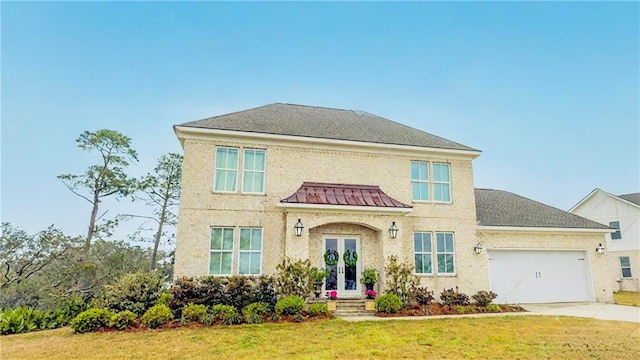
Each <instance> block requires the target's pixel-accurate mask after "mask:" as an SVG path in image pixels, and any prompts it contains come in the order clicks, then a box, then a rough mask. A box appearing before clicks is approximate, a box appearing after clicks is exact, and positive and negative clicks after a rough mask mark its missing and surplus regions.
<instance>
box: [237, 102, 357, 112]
mask: <svg viewBox="0 0 640 360" xmlns="http://www.w3.org/2000/svg"><path fill="white" fill-rule="evenodd" d="M276 104H278V105H291V106H301V107H307V108H312V109H327V110H339V111H354V110H352V109H340V108H334V107H327V106H317V105H305V104H293V103H273V104H269V105H276ZM265 106H268V105H265ZM250 110H251V109H250Z"/></svg>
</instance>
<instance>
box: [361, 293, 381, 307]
mask: <svg viewBox="0 0 640 360" xmlns="http://www.w3.org/2000/svg"><path fill="white" fill-rule="evenodd" d="M364 294H365V295H366V296H367V299H366V300H365V301H364V309H365V310H375V309H376V302H375V300H376V296H378V293H377V292H375V291H374V290H367V291H365V292H364Z"/></svg>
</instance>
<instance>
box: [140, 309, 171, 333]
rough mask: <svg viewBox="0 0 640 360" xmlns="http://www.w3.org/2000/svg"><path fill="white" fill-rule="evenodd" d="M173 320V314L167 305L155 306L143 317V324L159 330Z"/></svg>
mask: <svg viewBox="0 0 640 360" xmlns="http://www.w3.org/2000/svg"><path fill="white" fill-rule="evenodd" d="M171 320H173V313H171V309H169V307H168V306H166V305H154V306H152V307H151V308H149V310H147V312H146V313H144V315H143V316H142V323H143V324H144V325H145V326H148V327H150V328H157V327H158V326H160V325H163V324H166V323H168V322H169V321H171Z"/></svg>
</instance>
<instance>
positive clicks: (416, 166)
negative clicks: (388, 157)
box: [411, 161, 451, 202]
mask: <svg viewBox="0 0 640 360" xmlns="http://www.w3.org/2000/svg"><path fill="white" fill-rule="evenodd" d="M432 192H433V194H432V195H431V193H432ZM411 196H412V199H413V201H430V200H431V201H437V202H451V175H450V165H449V164H446V163H433V164H431V163H429V162H427V161H411Z"/></svg>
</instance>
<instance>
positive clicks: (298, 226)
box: [293, 219, 304, 236]
mask: <svg viewBox="0 0 640 360" xmlns="http://www.w3.org/2000/svg"><path fill="white" fill-rule="evenodd" d="M293 229H294V230H295V231H296V236H302V229H304V225H302V221H300V219H298V222H297V223H296V224H295V225H293Z"/></svg>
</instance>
